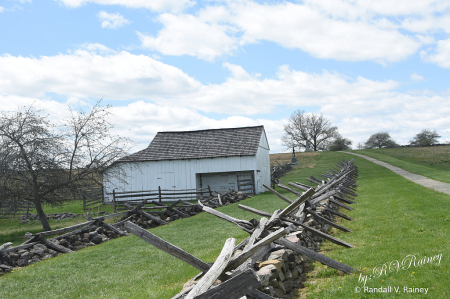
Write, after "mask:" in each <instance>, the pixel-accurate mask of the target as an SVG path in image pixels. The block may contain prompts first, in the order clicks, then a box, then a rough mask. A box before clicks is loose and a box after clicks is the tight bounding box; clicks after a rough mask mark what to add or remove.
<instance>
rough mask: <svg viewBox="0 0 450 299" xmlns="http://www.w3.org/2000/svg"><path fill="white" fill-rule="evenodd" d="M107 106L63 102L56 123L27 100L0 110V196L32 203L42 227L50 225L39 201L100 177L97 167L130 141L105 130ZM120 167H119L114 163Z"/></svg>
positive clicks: (120, 152)
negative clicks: (63, 114) (63, 115)
mask: <svg viewBox="0 0 450 299" xmlns="http://www.w3.org/2000/svg"><path fill="white" fill-rule="evenodd" d="M110 108H111V107H110V106H109V105H108V106H103V107H102V106H100V101H99V102H97V103H96V104H95V105H94V106H93V107H92V108H91V109H89V110H88V111H85V110H73V109H71V108H69V112H70V117H69V118H67V119H66V120H65V121H64V122H63V123H62V124H61V125H60V126H58V127H57V126H55V125H54V124H51V123H50V122H49V121H48V120H47V119H46V117H43V116H40V114H39V112H40V111H36V110H35V109H34V108H33V107H32V106H30V107H23V108H21V109H20V110H19V111H17V112H9V113H8V112H3V111H2V112H1V114H0V200H1V201H18V200H27V201H30V202H32V203H33V204H34V206H35V208H36V211H37V213H38V215H39V219H40V221H41V223H42V227H43V228H44V230H46V231H48V230H51V228H50V225H49V223H48V221H47V218H46V216H45V214H44V211H43V209H42V204H44V203H47V204H57V203H60V202H61V198H62V197H66V198H67V195H75V194H76V193H77V192H79V189H80V188H81V187H83V186H86V185H92V184H93V183H95V182H97V183H99V184H100V183H101V171H102V170H103V169H105V168H106V167H108V166H109V165H111V163H113V162H114V161H115V160H117V159H118V158H120V157H123V156H124V155H126V153H127V152H128V150H129V148H130V142H129V140H128V139H126V138H122V137H119V136H114V135H112V134H111V133H110V130H111V128H112V127H113V126H112V124H111V123H110V122H109V121H108V115H109V114H110V112H109V110H110ZM115 169H117V170H116V171H118V172H120V171H121V170H120V168H115Z"/></svg>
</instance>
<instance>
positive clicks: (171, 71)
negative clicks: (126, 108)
mask: <svg viewBox="0 0 450 299" xmlns="http://www.w3.org/2000/svg"><path fill="white" fill-rule="evenodd" d="M89 48H91V50H88V49H89ZM98 49H103V50H107V48H106V47H101V46H99V45H98V44H94V45H84V47H83V49H79V50H76V51H73V52H72V53H69V54H59V55H56V56H41V57H39V58H34V57H22V56H11V55H9V54H6V55H3V56H0V65H2V68H1V69H0V94H14V95H19V96H25V97H43V96H45V94H46V93H56V94H60V95H65V96H69V97H78V98H88V97H100V96H101V95H102V94H104V95H106V97H108V98H110V99H118V100H127V99H130V98H134V99H136V98H146V99H152V98H153V97H170V96H174V95H179V94H189V93H192V92H193V91H196V90H197V89H198V88H199V86H200V85H201V84H200V83H199V82H198V81H196V80H195V79H193V78H191V77H189V76H188V75H187V74H185V73H184V72H183V71H181V70H180V69H178V68H176V67H173V66H170V65H167V64H164V63H162V62H160V61H157V60H154V59H152V58H150V57H148V56H145V55H133V54H130V53H129V52H125V51H123V52H119V53H106V54H103V55H101V54H99V53H96V52H98V51H97V50H98ZM92 50H96V51H92Z"/></svg>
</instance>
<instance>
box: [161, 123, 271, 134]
mask: <svg viewBox="0 0 450 299" xmlns="http://www.w3.org/2000/svg"><path fill="white" fill-rule="evenodd" d="M249 128H264V126H263V125H260V126H247V127H237V128H220V129H203V130H192V131H161V132H157V133H156V134H159V133H193V132H207V131H225V130H239V129H249Z"/></svg>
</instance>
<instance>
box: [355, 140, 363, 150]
mask: <svg viewBox="0 0 450 299" xmlns="http://www.w3.org/2000/svg"><path fill="white" fill-rule="evenodd" d="M356 148H357V149H359V150H361V149H363V148H364V144H362V143H361V142H358V144H357V145H356Z"/></svg>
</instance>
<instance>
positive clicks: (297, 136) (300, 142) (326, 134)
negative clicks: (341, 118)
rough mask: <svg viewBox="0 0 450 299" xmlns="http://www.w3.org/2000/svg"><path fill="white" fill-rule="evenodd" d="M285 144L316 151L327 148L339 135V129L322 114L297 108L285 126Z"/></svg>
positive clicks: (283, 139) (290, 146) (288, 146)
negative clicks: (307, 112) (308, 112)
mask: <svg viewBox="0 0 450 299" xmlns="http://www.w3.org/2000/svg"><path fill="white" fill-rule="evenodd" d="M284 132H285V134H284V136H283V138H282V141H283V145H285V146H286V147H287V148H293V147H298V148H306V147H307V146H306V144H307V143H308V147H309V148H310V149H312V150H314V151H318V150H326V149H327V148H328V146H329V145H330V142H331V141H332V139H333V138H335V137H336V136H338V129H337V127H335V126H332V125H331V123H330V121H329V120H328V119H327V118H325V117H324V116H323V115H322V114H314V113H312V114H306V113H305V112H304V111H301V110H297V111H295V112H294V113H293V114H292V115H291V117H290V118H289V123H288V124H287V125H285V126H284Z"/></svg>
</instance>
